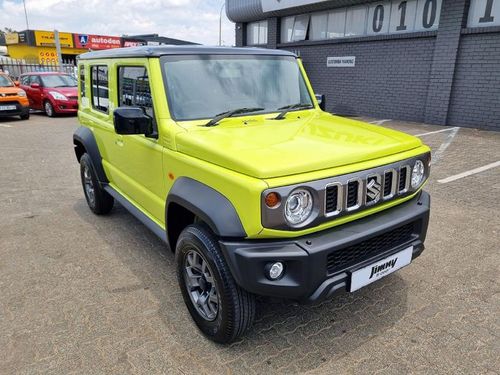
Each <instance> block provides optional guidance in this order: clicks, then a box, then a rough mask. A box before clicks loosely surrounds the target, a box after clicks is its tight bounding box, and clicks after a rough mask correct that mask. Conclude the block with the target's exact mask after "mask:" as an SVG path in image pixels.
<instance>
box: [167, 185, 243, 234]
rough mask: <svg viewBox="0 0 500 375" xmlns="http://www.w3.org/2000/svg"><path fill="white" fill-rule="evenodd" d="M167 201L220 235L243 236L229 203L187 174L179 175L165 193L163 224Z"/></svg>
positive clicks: (234, 210) (241, 226)
mask: <svg viewBox="0 0 500 375" xmlns="http://www.w3.org/2000/svg"><path fill="white" fill-rule="evenodd" d="M171 203H177V204H178V205H180V206H182V207H184V208H186V209H187V210H189V211H191V212H192V213H194V214H195V215H196V216H197V217H199V218H200V219H201V220H203V221H204V222H205V223H206V224H207V225H208V226H209V227H210V229H212V231H213V232H214V233H215V234H216V235H217V236H220V237H234V238H245V237H246V236H247V234H246V232H245V229H244V228H243V225H242V224H241V220H240V217H239V216H238V213H237V212H236V209H235V208H234V206H233V204H232V203H231V202H230V201H229V199H227V198H226V197H225V196H224V195H222V194H221V193H219V192H218V191H217V190H215V189H213V188H211V187H210V186H207V185H205V184H203V183H201V182H199V181H196V180H193V179H192V178H189V177H179V178H178V179H177V180H176V181H175V183H174V185H173V186H172V188H171V189H170V192H169V193H168V196H167V204H166V206H165V223H166V224H167V227H168V222H167V215H168V209H169V206H170V204H171Z"/></svg>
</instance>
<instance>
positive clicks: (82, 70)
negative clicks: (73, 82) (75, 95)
mask: <svg viewBox="0 0 500 375" xmlns="http://www.w3.org/2000/svg"><path fill="white" fill-rule="evenodd" d="M79 77H80V96H81V97H82V98H83V97H84V96H85V66H84V65H80V74H79Z"/></svg>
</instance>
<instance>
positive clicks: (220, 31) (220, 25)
mask: <svg viewBox="0 0 500 375" xmlns="http://www.w3.org/2000/svg"><path fill="white" fill-rule="evenodd" d="M225 6H226V2H225V1H224V3H222V6H221V7H220V12H219V46H222V9H224V7H225Z"/></svg>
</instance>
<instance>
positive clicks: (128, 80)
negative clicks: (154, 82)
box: [118, 66, 153, 117]
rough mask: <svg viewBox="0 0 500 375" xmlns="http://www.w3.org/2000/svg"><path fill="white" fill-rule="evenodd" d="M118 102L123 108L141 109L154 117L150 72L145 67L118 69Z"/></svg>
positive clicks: (123, 67)
mask: <svg viewBox="0 0 500 375" xmlns="http://www.w3.org/2000/svg"><path fill="white" fill-rule="evenodd" d="M118 101H119V105H120V106H121V107H123V106H125V107H141V108H144V109H145V111H146V113H147V114H148V115H150V116H151V117H153V100H152V98H151V88H150V87H149V78H148V72H147V70H146V68H144V67H138V66H122V67H119V68H118Z"/></svg>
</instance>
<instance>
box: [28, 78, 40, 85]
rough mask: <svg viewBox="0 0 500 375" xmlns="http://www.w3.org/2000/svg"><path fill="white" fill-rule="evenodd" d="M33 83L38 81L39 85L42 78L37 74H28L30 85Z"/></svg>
mask: <svg viewBox="0 0 500 375" xmlns="http://www.w3.org/2000/svg"><path fill="white" fill-rule="evenodd" d="M33 83H38V84H39V85H40V86H41V85H42V80H41V79H40V77H39V76H30V85H32V84H33Z"/></svg>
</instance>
